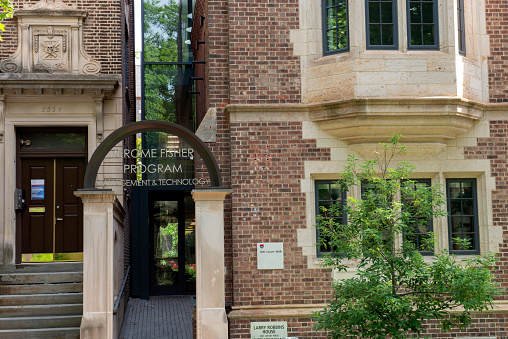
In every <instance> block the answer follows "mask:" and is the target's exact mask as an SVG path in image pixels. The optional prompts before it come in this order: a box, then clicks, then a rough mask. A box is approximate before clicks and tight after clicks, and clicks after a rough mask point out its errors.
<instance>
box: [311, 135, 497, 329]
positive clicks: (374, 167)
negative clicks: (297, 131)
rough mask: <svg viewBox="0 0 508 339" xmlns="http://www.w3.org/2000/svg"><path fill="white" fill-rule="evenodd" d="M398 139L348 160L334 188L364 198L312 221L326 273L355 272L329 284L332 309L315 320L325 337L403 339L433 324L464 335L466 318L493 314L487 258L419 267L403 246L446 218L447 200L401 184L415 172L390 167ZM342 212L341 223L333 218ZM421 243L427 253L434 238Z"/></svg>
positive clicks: (435, 189)
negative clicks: (324, 251) (351, 265)
mask: <svg viewBox="0 0 508 339" xmlns="http://www.w3.org/2000/svg"><path fill="white" fill-rule="evenodd" d="M399 139H400V136H398V135H395V136H394V137H393V138H392V139H390V143H389V144H381V145H382V146H383V152H382V153H380V154H378V159H375V160H367V161H360V160H358V159H357V158H355V157H354V156H349V159H348V162H347V165H346V167H345V170H344V172H343V173H342V174H341V180H340V181H339V183H340V184H341V185H342V186H341V187H342V188H343V189H345V190H349V189H351V188H352V187H353V186H362V187H363V193H362V199H355V198H353V197H349V198H348V199H347V203H346V205H345V206H340V205H334V206H332V207H330V208H328V209H326V208H322V210H321V213H320V217H318V222H317V226H318V227H319V230H320V234H321V235H322V236H321V238H320V239H321V246H330V248H331V249H332V250H331V252H330V253H329V254H328V255H327V256H326V257H325V258H324V261H323V264H324V266H327V267H330V268H332V269H337V270H339V271H346V270H347V268H348V266H347V265H346V262H347V261H349V262H351V261H354V262H355V263H356V264H357V269H358V273H357V274H356V275H355V276H354V277H353V278H350V279H342V280H337V281H334V283H333V295H332V300H331V302H330V304H329V305H328V307H325V308H324V309H323V310H322V311H320V312H317V313H316V314H315V316H316V324H315V327H316V329H326V330H328V331H329V333H330V338H345V337H346V336H359V337H361V338H387V337H392V338H406V337H407V336H408V335H411V334H413V335H419V334H421V332H422V331H423V330H424V321H425V320H427V319H437V320H438V321H439V322H440V325H441V328H442V329H443V330H448V329H450V328H451V326H455V325H457V326H459V327H460V328H464V327H466V326H467V325H468V324H470V323H471V313H472V312H481V311H483V310H486V309H488V308H492V307H493V301H494V298H495V296H496V295H497V294H498V293H499V289H498V287H497V285H496V284H495V283H494V282H493V281H492V275H491V272H490V268H491V266H492V265H493V264H494V263H495V257H494V255H493V254H489V255H485V256H472V257H469V258H468V259H463V260H459V259H458V258H457V257H456V256H454V255H450V254H449V253H447V252H446V251H442V252H440V253H435V255H434V257H433V258H432V260H425V259H424V257H423V256H422V255H421V254H420V253H419V252H418V250H419V249H420V250H421V247H420V248H416V247H415V244H414V243H413V242H412V241H410V240H409V239H410V238H411V237H409V236H408V235H410V234H411V232H413V230H414V229H415V223H416V224H418V223H425V222H428V220H429V219H430V218H432V217H438V216H444V215H445V214H446V213H445V212H444V211H443V210H442V209H441V208H440V207H441V206H442V205H443V204H444V203H445V199H444V194H443V193H442V190H441V188H440V187H439V186H425V185H416V184H415V182H412V181H411V180H407V179H408V177H409V175H410V174H411V172H412V171H413V169H414V168H413V166H411V165H410V164H408V163H407V162H404V161H399V162H397V164H396V166H394V167H393V168H392V167H390V163H392V162H394V159H396V157H397V156H399V155H401V154H403V153H404V152H405V149H404V147H403V146H401V145H400V144H399ZM342 213H346V214H347V223H344V224H342V223H341V218H331V216H340V215H342ZM416 226H417V225H416ZM404 238H406V239H404ZM455 241H459V242H462V245H464V246H467V244H466V243H464V240H460V239H455ZM424 243H425V245H424V247H426V249H427V250H430V251H432V249H433V246H434V236H433V235H430V236H429V237H428V238H427V239H424Z"/></svg>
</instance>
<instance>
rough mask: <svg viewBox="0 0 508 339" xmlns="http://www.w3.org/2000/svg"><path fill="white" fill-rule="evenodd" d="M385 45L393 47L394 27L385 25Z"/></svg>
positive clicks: (383, 34) (383, 37)
mask: <svg viewBox="0 0 508 339" xmlns="http://www.w3.org/2000/svg"><path fill="white" fill-rule="evenodd" d="M382 29H383V31H382V39H383V45H393V25H383V28H382Z"/></svg>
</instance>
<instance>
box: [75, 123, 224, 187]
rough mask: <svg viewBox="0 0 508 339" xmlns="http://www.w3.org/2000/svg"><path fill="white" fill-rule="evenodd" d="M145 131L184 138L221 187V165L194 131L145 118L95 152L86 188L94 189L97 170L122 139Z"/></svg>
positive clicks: (214, 184)
mask: <svg viewBox="0 0 508 339" xmlns="http://www.w3.org/2000/svg"><path fill="white" fill-rule="evenodd" d="M143 132H164V133H169V134H172V135H175V136H178V137H180V138H182V139H184V140H185V141H186V142H187V143H188V144H189V145H191V146H192V147H193V148H194V150H196V152H197V153H198V154H199V155H200V156H201V158H202V159H203V162H204V163H205V166H206V168H207V169H208V173H209V175H210V183H211V187H221V186H222V179H221V176H220V171H219V166H218V165H217V161H215V158H214V156H213V154H212V152H211V151H210V149H209V148H208V147H207V146H206V145H205V144H204V143H203V141H201V139H199V138H198V137H197V136H196V135H195V134H194V133H192V132H191V131H189V130H188V129H186V128H185V127H182V126H180V125H177V124H174V123H171V122H167V121H159V120H143V121H138V122H133V123H130V124H128V125H125V126H123V127H120V128H119V129H117V130H115V131H114V132H113V133H111V134H110V135H109V136H108V137H107V138H106V139H104V140H103V141H102V142H101V144H100V145H99V146H98V147H97V149H96V150H95V152H94V153H93V155H92V157H91V158H90V161H89V162H88V166H87V167H86V172H85V182H84V189H94V188H95V181H96V179H97V172H98V171H99V168H100V166H101V164H102V162H103V161H104V158H105V157H106V155H107V154H108V153H109V152H110V151H111V150H112V149H113V147H115V146H116V145H117V144H118V143H119V142H120V141H122V140H124V139H125V138H128V137H130V136H132V135H135V134H137V133H143Z"/></svg>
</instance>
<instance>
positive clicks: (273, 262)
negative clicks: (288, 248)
mask: <svg viewBox="0 0 508 339" xmlns="http://www.w3.org/2000/svg"><path fill="white" fill-rule="evenodd" d="M257 249H258V270H282V269H284V244H283V243H281V242H264V243H258V244H257Z"/></svg>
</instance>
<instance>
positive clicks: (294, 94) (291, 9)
mask: <svg viewBox="0 0 508 339" xmlns="http://www.w3.org/2000/svg"><path fill="white" fill-rule="evenodd" d="M298 20H299V19H298V1H296V0H280V1H270V0H256V1H245V0H232V1H229V57H230V60H229V64H230V69H229V72H230V82H231V103H232V104H261V103H289V102H291V103H295V102H300V61H299V58H298V57H295V56H293V47H292V45H291V44H290V42H289V30H290V29H298V27H299V24H298Z"/></svg>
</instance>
